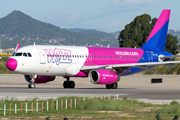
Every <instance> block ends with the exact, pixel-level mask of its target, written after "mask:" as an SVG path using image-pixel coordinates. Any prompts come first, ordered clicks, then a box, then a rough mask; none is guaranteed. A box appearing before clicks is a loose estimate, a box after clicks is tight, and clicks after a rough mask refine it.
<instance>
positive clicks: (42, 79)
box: [24, 75, 56, 83]
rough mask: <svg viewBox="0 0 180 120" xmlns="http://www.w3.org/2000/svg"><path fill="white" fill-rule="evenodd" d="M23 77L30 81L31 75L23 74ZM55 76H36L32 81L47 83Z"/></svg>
mask: <svg viewBox="0 0 180 120" xmlns="http://www.w3.org/2000/svg"><path fill="white" fill-rule="evenodd" d="M24 78H25V80H26V81H27V82H29V83H30V81H31V76H30V75H24ZM55 78H56V76H39V75H38V76H37V77H36V79H35V81H34V83H47V82H50V81H53V80H55Z"/></svg>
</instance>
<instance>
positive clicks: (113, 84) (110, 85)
mask: <svg viewBox="0 0 180 120" xmlns="http://www.w3.org/2000/svg"><path fill="white" fill-rule="evenodd" d="M117 87H118V84H117V82H115V83H112V84H107V85H106V89H117Z"/></svg>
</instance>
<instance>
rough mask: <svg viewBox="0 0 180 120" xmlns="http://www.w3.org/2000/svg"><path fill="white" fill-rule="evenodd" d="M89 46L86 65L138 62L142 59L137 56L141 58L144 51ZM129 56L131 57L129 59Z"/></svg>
mask: <svg viewBox="0 0 180 120" xmlns="http://www.w3.org/2000/svg"><path fill="white" fill-rule="evenodd" d="M87 48H88V50H89V55H88V58H87V59H86V61H85V63H84V66H92V65H111V64H126V63H137V62H138V61H139V60H140V59H137V58H141V57H142V56H143V53H144V50H143V49H135V48H105V47H87ZM109 57H110V58H109ZM118 57H119V58H118ZM125 57H126V58H125ZM127 57H130V58H129V59H127Z"/></svg>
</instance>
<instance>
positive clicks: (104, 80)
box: [88, 69, 120, 84]
mask: <svg viewBox="0 0 180 120" xmlns="http://www.w3.org/2000/svg"><path fill="white" fill-rule="evenodd" d="M88 77H89V80H90V82H91V83H94V84H112V83H115V82H118V81H119V80H120V75H119V74H118V73H116V72H114V71H111V70H106V69H95V70H91V71H90V72H89V75H88Z"/></svg>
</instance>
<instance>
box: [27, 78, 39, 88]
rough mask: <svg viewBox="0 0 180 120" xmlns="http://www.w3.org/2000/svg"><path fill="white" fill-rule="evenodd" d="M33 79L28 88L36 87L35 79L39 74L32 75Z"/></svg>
mask: <svg viewBox="0 0 180 120" xmlns="http://www.w3.org/2000/svg"><path fill="white" fill-rule="evenodd" d="M30 77H31V80H30V84H29V85H28V88H35V84H34V81H35V79H36V78H37V75H31V76H30Z"/></svg>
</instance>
